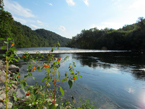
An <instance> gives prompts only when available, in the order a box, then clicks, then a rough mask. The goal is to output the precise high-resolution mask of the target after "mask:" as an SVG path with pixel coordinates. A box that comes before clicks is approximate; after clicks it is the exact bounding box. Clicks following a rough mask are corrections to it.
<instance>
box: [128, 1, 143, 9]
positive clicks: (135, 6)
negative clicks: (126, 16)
mask: <svg viewBox="0 0 145 109" xmlns="http://www.w3.org/2000/svg"><path fill="white" fill-rule="evenodd" d="M144 4H145V0H137V1H135V2H134V3H133V4H132V5H131V6H130V7H129V8H130V9H136V10H141V11H145V6H144Z"/></svg>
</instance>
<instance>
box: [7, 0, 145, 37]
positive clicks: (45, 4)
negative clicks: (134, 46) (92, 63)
mask: <svg viewBox="0 0 145 109" xmlns="http://www.w3.org/2000/svg"><path fill="white" fill-rule="evenodd" d="M4 4H5V10H6V11H9V12H10V13H11V14H12V16H13V18H14V20H16V21H18V22H21V23H22V24H24V25H27V26H29V27H30V28H32V29H33V30H35V29H39V28H44V29H46V30H50V31H53V32H55V33H57V34H60V35H61V36H64V37H67V38H72V37H73V36H76V35H77V34H79V33H80V32H81V30H83V29H90V28H94V27H96V28H98V29H104V28H106V27H108V28H113V29H119V28H121V27H123V26H124V25H126V24H133V23H136V22H137V19H138V17H144V18H145V6H144V4H145V0H4Z"/></svg>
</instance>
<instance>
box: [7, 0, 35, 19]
mask: <svg viewBox="0 0 145 109" xmlns="http://www.w3.org/2000/svg"><path fill="white" fill-rule="evenodd" d="M4 4H5V9H6V10H8V11H10V12H11V13H12V14H16V15H19V16H23V17H35V16H34V15H33V14H32V13H31V10H30V9H28V8H24V7H22V6H21V5H20V4H18V3H17V2H15V1H12V2H10V0H4Z"/></svg>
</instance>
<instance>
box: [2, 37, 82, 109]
mask: <svg viewBox="0 0 145 109" xmlns="http://www.w3.org/2000/svg"><path fill="white" fill-rule="evenodd" d="M0 40H4V39H3V38H1V39H0ZM11 40H12V39H11V38H7V41H4V42H5V44H6V46H5V45H4V46H2V47H1V48H3V49H4V48H5V47H6V48H7V51H6V55H5V58H6V79H5V80H4V81H3V82H4V83H5V89H3V90H5V93H6V99H5V100H4V102H5V105H6V109H8V102H9V100H10V98H9V97H8V92H9V88H8V87H12V84H13V83H11V82H12V81H10V80H8V78H7V76H8V68H9V63H10V62H12V63H13V61H19V60H18V59H20V57H17V58H18V59H16V58H15V55H17V54H16V52H15V51H16V49H15V48H14V43H13V42H11ZM10 42H11V43H12V44H11V48H8V46H9V43H10ZM57 45H59V43H57ZM51 51H53V48H52V50H51ZM67 58H68V57H66V58H64V59H61V58H55V57H54V55H51V54H47V56H45V55H42V54H40V53H39V52H37V53H36V55H34V56H32V55H30V54H23V55H22V57H21V59H22V60H24V61H26V62H28V64H29V66H28V69H27V70H28V73H27V74H26V75H24V78H21V75H20V74H13V75H14V77H15V79H16V80H17V82H18V84H19V85H20V87H21V88H22V89H24V90H25V92H26V96H28V98H27V99H25V100H23V101H21V100H20V99H19V98H17V96H16V95H15V93H13V98H14V100H15V103H14V108H27V109H31V108H32V109H33V108H36V109H40V108H42V107H43V108H44V107H46V108H47V109H56V107H59V108H60V107H61V108H65V106H63V105H60V106H58V105H59V104H57V91H58V90H59V91H60V92H61V94H62V96H64V91H63V88H62V87H61V86H60V84H62V83H64V82H68V85H69V87H70V88H71V87H72V86H73V83H74V82H75V80H76V79H77V78H78V76H80V77H82V76H81V75H80V74H79V72H78V71H75V70H74V67H76V65H75V63H74V62H73V63H72V64H69V66H68V69H69V73H68V72H66V73H65V76H64V78H63V79H60V72H59V70H58V68H59V67H60V64H61V63H63V62H65V60H66V59H67ZM42 60H43V61H42ZM35 70H38V71H41V70H45V77H44V78H43V79H42V80H41V82H42V83H44V85H39V84H37V82H36V84H35V85H28V84H27V79H28V78H29V77H32V78H33V79H34V80H35V78H34V77H33V76H32V75H33V73H32V72H34V71H35ZM52 85H53V89H52V87H51V88H50V86H52ZM19 104H21V105H19ZM61 108H60V109H61Z"/></svg>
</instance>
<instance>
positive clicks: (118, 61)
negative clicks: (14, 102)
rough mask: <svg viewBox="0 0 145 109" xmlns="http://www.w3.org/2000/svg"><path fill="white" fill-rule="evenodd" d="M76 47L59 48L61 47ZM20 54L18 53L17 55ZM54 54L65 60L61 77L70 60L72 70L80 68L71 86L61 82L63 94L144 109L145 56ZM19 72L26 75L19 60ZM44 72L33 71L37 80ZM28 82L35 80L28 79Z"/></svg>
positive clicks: (110, 108) (112, 107) (109, 107)
mask: <svg viewBox="0 0 145 109" xmlns="http://www.w3.org/2000/svg"><path fill="white" fill-rule="evenodd" d="M64 49H65V50H72V51H75V50H78V49H72V48H66V47H60V50H64ZM17 50H18V52H21V51H35V50H42V51H46V50H50V47H40V48H20V49H17ZM20 56H21V55H20ZM55 56H56V57H59V58H62V59H64V58H65V57H66V56H69V58H68V60H67V61H65V62H64V63H61V66H60V68H59V71H60V76H61V77H63V76H64V74H65V72H66V71H68V66H69V63H72V62H75V64H76V67H75V70H78V71H80V74H81V75H82V78H78V79H77V80H75V83H74V85H73V87H72V89H69V87H68V85H67V83H63V84H61V86H62V87H63V89H64V90H65V97H66V98H67V99H71V96H73V97H74V98H75V100H76V101H78V100H79V99H80V98H85V99H88V100H90V101H91V102H94V103H95V105H96V106H97V107H101V108H102V109H118V108H121V109H122V108H124V109H144V108H145V71H144V69H145V61H144V60H145V55H144V54H143V53H132V52H123V51H121V52H119V51H117V52H115V51H113V52H111V51H110V52H95V53H93V52H91V53H87V52H85V53H75V52H74V53H57V54H55ZM19 66H20V67H21V70H20V73H21V74H22V75H24V74H26V73H27V71H26V66H27V65H26V63H25V62H22V61H20V62H19ZM44 75H45V74H44V71H42V72H39V71H37V70H36V71H35V72H34V73H33V76H34V77H35V78H36V80H37V81H40V80H41V79H42V78H43V77H44ZM28 82H29V84H33V83H34V81H33V80H32V79H31V78H30V79H29V80H28Z"/></svg>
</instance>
